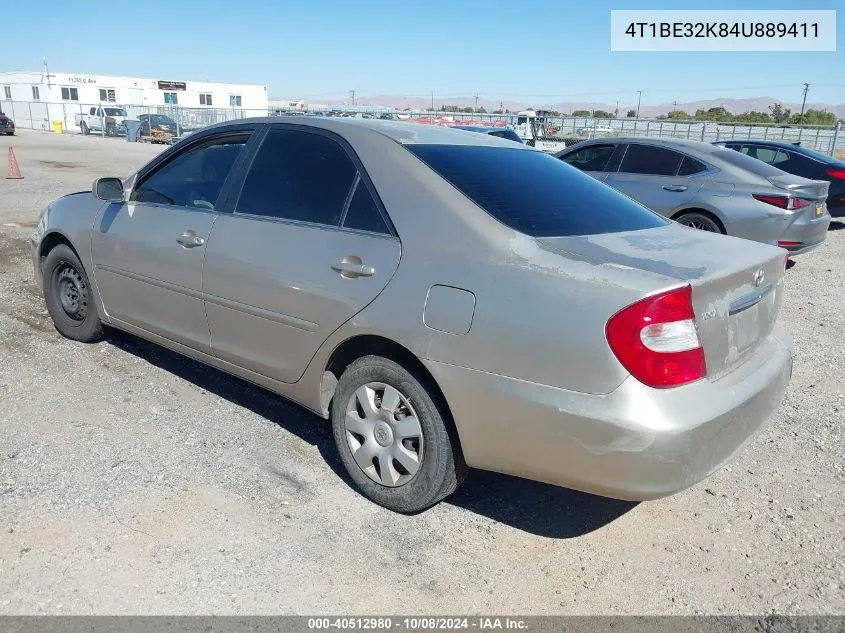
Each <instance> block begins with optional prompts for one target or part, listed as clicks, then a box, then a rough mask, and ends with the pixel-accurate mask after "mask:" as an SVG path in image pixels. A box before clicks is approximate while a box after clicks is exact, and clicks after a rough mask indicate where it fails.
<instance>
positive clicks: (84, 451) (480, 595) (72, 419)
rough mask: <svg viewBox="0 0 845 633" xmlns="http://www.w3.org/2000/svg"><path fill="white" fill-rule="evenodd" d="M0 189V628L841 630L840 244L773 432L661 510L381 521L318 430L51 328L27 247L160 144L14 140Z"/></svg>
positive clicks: (843, 420) (491, 488) (504, 500)
mask: <svg viewBox="0 0 845 633" xmlns="http://www.w3.org/2000/svg"><path fill="white" fill-rule="evenodd" d="M10 144H13V145H14V148H15V152H16V154H17V159H18V161H19V164H20V166H21V170H22V171H23V174H24V176H25V179H24V180H0V614H95V613H96V614H128V613H141V614H166V613H184V614H200V613H215V614H248V613H261V614H272V613H282V614H285V613H299V614H303V613H327V612H335V613H337V612H340V613H359V614H363V613H382V614H385V613H395V614H404V613H490V612H496V613H501V614H510V613H514V614H561V613H567V614H598V613H601V614H626V613H638V614H693V613H705V614H717V613H718V614H722V613H741V614H762V613H769V612H778V613H790V614H822V613H840V614H841V613H845V529H843V526H845V521H843V516H845V512H843V511H845V494H843V491H845V486H843V484H845V472H843V458H842V455H843V448H845V442H843V437H845V414H843V410H845V387H843V384H842V369H843V365H845V362H843V359H844V358H845V340H843V337H842V332H843V331H845V310H843V307H844V306H843V296H845V282H843V279H845V275H843V273H844V272H845V266H843V264H845V231H842V230H838V229H842V228H845V226H844V225H843V224H841V223H834V224H833V225H832V230H831V231H830V233H829V234H828V239H827V241H826V243H825V244H824V245H823V246H822V247H821V248H820V249H818V250H817V251H815V252H813V253H811V254H809V255H807V256H803V257H800V258H797V263H796V265H795V266H794V267H793V268H792V269H791V270H790V271H789V273H788V275H787V282H786V285H787V295H786V299H785V303H784V308H783V312H782V313H781V317H780V318H781V322H783V323H785V324H786V325H787V326H788V327H789V329H790V330H791V331H792V333H793V335H794V336H795V349H796V365H795V372H794V376H793V380H792V384H791V386H790V387H789V390H788V392H787V395H786V398H785V401H784V403H783V405H782V406H781V408H780V409H779V410H778V412H777V414H776V415H775V417H774V419H773V420H772V423H771V425H770V426H769V427H768V428H767V430H766V431H765V432H763V433H762V434H761V435H760V436H759V437H758V438H757V440H756V441H754V442H753V443H752V444H751V445H750V446H749V447H748V448H747V449H746V450H745V451H744V452H743V453H742V454H740V455H739V456H737V457H736V458H735V459H734V460H733V462H732V463H731V464H730V466H729V467H728V468H724V469H723V470H722V471H720V472H718V473H716V474H715V475H713V476H712V477H711V478H710V479H708V480H707V481H705V482H703V483H701V484H699V485H697V486H695V487H693V488H692V489H690V490H687V491H685V492H683V493H680V494H678V495H675V496H673V497H671V498H668V499H663V500H660V501H654V502H649V503H643V504H639V505H637V504H630V503H625V502H620V501H612V500H608V499H603V498H599V497H594V496H590V495H585V494H581V493H576V492H572V491H569V490H565V489H561V488H555V487H552V486H546V485H541V484H535V483H532V482H528V481H524V480H519V479H515V478H511V477H505V476H501V475H494V474H490V473H482V472H474V473H472V474H471V475H470V477H469V479H468V480H467V481H466V483H465V485H464V487H463V488H462V489H461V490H460V491H459V492H458V493H457V494H456V495H454V496H453V497H452V498H451V499H449V500H447V501H446V502H444V503H442V504H440V505H439V506H437V507H436V508H433V509H432V510H429V511H427V512H425V513H423V514H420V515H418V516H414V517H406V516H400V515H396V514H392V513H390V512H388V511H386V510H382V509H381V508H379V507H377V506H375V505H373V504H371V503H369V502H367V501H365V500H364V499H363V498H362V497H360V496H358V495H357V494H356V493H355V492H353V490H352V489H351V488H350V486H349V484H348V482H347V480H346V478H345V477H344V475H343V474H342V471H341V467H340V464H339V462H338V460H337V458H336V457H335V455H334V448H333V445H332V440H331V434H330V431H329V428H328V426H327V424H326V423H324V422H323V421H322V420H320V419H318V418H316V417H314V416H313V415H311V414H310V413H308V412H305V411H303V410H301V409H299V408H298V407H296V406H294V405H291V404H289V403H287V402H285V401H284V400H282V399H281V398H278V397H276V396H274V395H271V394H269V393H267V392H264V391H262V390H260V389H258V388H255V387H253V386H250V385H248V384H246V383H243V382H241V381H238V380H236V379H233V378H231V377H228V376H226V375H224V374H222V373H220V372H217V371H216V370H212V369H209V368H205V367H203V366H201V365H199V364H197V363H194V362H192V361H189V360H185V359H182V358H180V357H178V356H176V355H174V354H171V353H170V352H167V351H164V350H162V349H159V348H157V347H155V346H153V345H151V344H148V343H146V342H143V341H141V340H139V339H137V338H134V337H131V336H128V335H115V336H114V337H113V338H111V339H110V340H108V341H106V342H103V343H100V344H97V345H83V344H78V343H74V342H72V341H68V340H65V339H63V338H61V337H59V336H58V334H57V333H56V332H55V330H54V329H53V327H52V325H51V323H50V321H49V318H48V316H47V313H46V310H45V308H44V304H43V299H42V298H41V296H40V293H39V291H38V290H37V288H36V286H35V284H34V281H33V273H32V270H31V266H30V263H29V253H28V244H27V239H28V237H29V235H30V234H31V232H32V228H33V227H34V225H35V222H36V220H37V217H38V213H39V211H40V209H41V208H42V207H43V206H44V205H45V204H46V203H47V202H48V201H49V200H51V199H53V198H55V197H57V196H59V195H61V194H63V193H67V192H70V191H75V190H79V189H81V188H85V187H89V186H90V183H91V180H92V179H93V178H94V177H95V176H98V175H115V174H116V175H126V174H128V173H130V172H131V171H133V170H134V169H136V168H137V167H139V166H140V165H141V164H143V163H144V162H146V161H147V160H148V159H149V158H151V157H152V156H153V155H154V154H155V153H156V152H157V151H160V148H157V147H150V146H147V145H138V144H130V143H125V142H122V141H120V140H114V139H99V138H91V137H80V136H70V135H68V136H61V137H57V136H52V135H47V134H44V133H39V132H27V131H21V132H20V135H19V136H18V137H15V138H5V137H4V138H0V152H2V154H0V156H2V157H5V154H6V151H7V150H6V147H7V146H9V145H10Z"/></svg>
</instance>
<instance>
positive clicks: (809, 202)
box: [556, 138, 830, 254]
mask: <svg viewBox="0 0 845 633" xmlns="http://www.w3.org/2000/svg"><path fill="white" fill-rule="evenodd" d="M556 156H557V157H558V158H560V159H562V160H563V161H564V162H566V163H569V164H570V165H572V166H573V167H577V168H578V169H580V170H581V171H583V172H586V173H588V174H590V175H591V176H593V177H594V178H596V179H597V180H600V181H602V182H604V183H605V184H608V185H610V186H611V187H613V188H614V189H617V190H618V191H621V192H622V193H624V194H625V195H627V196H629V197H631V198H633V199H634V200H637V201H638V202H640V203H642V204H644V205H646V206H647V207H648V208H650V209H651V210H653V211H656V212H657V213H660V214H661V215H664V216H666V217H668V218H671V219H672V220H676V221H678V222H680V223H681V224H685V225H687V226H691V227H694V228H697V229H703V230H705V231H713V232H718V233H725V234H727V235H735V236H737V237H742V238H746V239H750V240H754V241H757V242H764V243H766V244H773V245H776V246H780V247H782V248H785V249H786V250H788V251H789V252H790V253H792V254H798V253H804V252H807V251H809V250H812V249H814V248H816V247H817V246H818V245H819V244H821V243H822V242H823V241H824V240H825V237H826V236H827V227H828V225H829V224H830V215H829V214H828V211H827V207H826V204H825V200H826V199H827V194H828V187H829V184H828V183H827V182H823V181H818V180H809V179H807V178H802V177H801V176H796V175H793V174H787V173H786V172H784V171H781V170H780V169H777V168H776V167H772V166H771V165H767V164H766V163H763V162H762V161H758V160H755V159H753V158H751V157H749V156H745V155H743V154H740V153H739V152H735V151H733V150H728V149H725V148H722V147H719V146H715V145H711V144H709V143H700V142H698V141H681V140H675V139H651V138H648V139H642V138H614V139H601V140H592V141H586V142H584V143H579V144H578V145H577V146H575V147H571V148H567V149H565V150H563V151H561V152H559V153H557V154H556Z"/></svg>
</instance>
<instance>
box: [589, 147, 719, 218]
mask: <svg viewBox="0 0 845 633" xmlns="http://www.w3.org/2000/svg"><path fill="white" fill-rule="evenodd" d="M706 170H707V166H706V165H705V164H704V163H701V162H700V161H698V160H695V159H694V158H692V157H687V156H685V155H684V154H682V153H680V152H677V151H675V150H672V149H668V148H665V147H658V146H655V145H646V144H643V143H631V144H629V145H628V148H627V150H626V151H625V155H624V156H623V157H622V163H621V164H620V166H619V171H618V172H616V173H611V174H609V175H608V177H607V178H606V179H605V182H606V183H607V184H608V185H610V186H611V187H613V188H614V189H617V190H618V191H621V192H622V193H624V194H625V195H627V196H629V197H630V198H633V199H634V200H636V201H637V202H640V203H642V204H644V205H645V206H647V207H648V208H649V209H651V210H652V211H655V212H656V213H660V214H661V215H665V216H667V217H669V216H671V215H672V213H673V212H674V211H675V210H677V209H680V208H683V207H684V206H687V205H689V204H690V203H691V202H692V201H693V200H694V199H695V196H696V194H697V193H698V190H699V189H700V188H701V185H702V184H703V182H704V179H703V176H704V175H705V173H706Z"/></svg>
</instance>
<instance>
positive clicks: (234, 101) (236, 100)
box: [229, 95, 241, 108]
mask: <svg viewBox="0 0 845 633" xmlns="http://www.w3.org/2000/svg"><path fill="white" fill-rule="evenodd" d="M229 105H230V106H232V107H233V108H240V107H241V95H229Z"/></svg>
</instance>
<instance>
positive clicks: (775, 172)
mask: <svg viewBox="0 0 845 633" xmlns="http://www.w3.org/2000/svg"><path fill="white" fill-rule="evenodd" d="M711 156H713V157H715V158H718V159H721V160H723V161H725V162H726V163H730V164H731V165H733V166H734V167H739V168H741V169H744V170H746V171H750V172H751V173H753V174H757V175H758V176H762V177H763V178H771V177H772V176H783V171H781V170H780V169H778V168H777V167H773V166H772V165H769V163H764V162H763V161H762V160H759V159H757V158H752V157H751V156H749V155H748V154H742V153H740V152H738V151H736V150H733V149H717V150H716V151H715V152H713V153H712V154H711Z"/></svg>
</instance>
